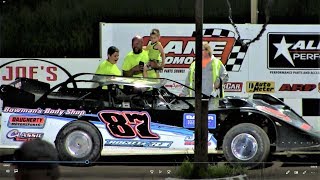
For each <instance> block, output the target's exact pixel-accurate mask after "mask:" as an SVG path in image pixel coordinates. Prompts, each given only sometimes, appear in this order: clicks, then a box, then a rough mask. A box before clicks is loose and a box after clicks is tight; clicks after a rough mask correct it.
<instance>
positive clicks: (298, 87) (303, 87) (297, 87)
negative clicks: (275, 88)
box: [279, 84, 317, 91]
mask: <svg viewBox="0 0 320 180" xmlns="http://www.w3.org/2000/svg"><path fill="white" fill-rule="evenodd" d="M316 88H317V85H316V84H292V85H291V84H282V86H281V87H280V89H279V91H313V90H314V89H316Z"/></svg>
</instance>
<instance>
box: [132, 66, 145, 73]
mask: <svg viewBox="0 0 320 180" xmlns="http://www.w3.org/2000/svg"><path fill="white" fill-rule="evenodd" d="M132 71H134V72H139V71H143V66H141V65H136V66H134V67H133V68H132Z"/></svg>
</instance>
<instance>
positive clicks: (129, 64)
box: [122, 36, 157, 78]
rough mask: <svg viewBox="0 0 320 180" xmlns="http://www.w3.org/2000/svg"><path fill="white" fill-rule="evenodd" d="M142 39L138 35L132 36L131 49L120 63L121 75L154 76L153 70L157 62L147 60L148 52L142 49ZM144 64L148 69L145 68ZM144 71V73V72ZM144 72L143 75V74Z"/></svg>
mask: <svg viewBox="0 0 320 180" xmlns="http://www.w3.org/2000/svg"><path fill="white" fill-rule="evenodd" d="M142 44H143V40H142V37H140V36H135V37H133V38H132V51H130V52H129V53H128V54H127V55H126V57H125V58H124V62H123V65H122V71H123V76H125V77H145V76H147V77H149V78H156V77H157V74H156V71H155V70H154V69H155V68H157V64H156V63H154V62H151V61H150V62H149V57H148V52H147V51H146V50H143V48H142V47H143V46H142ZM146 65H148V66H149V69H146ZM144 71H145V73H144ZM144 74H145V75H144Z"/></svg>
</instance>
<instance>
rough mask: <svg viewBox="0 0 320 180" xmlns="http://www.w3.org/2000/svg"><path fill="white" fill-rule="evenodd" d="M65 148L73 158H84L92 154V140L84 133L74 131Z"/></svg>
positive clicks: (68, 137) (68, 136)
mask: <svg viewBox="0 0 320 180" xmlns="http://www.w3.org/2000/svg"><path fill="white" fill-rule="evenodd" d="M65 147H66V149H67V151H68V153H69V154H70V155H71V156H73V157H76V158H83V157H85V156H87V155H88V154H89V153H90V152H91V149H92V140H91V138H90V136H89V135H88V134H87V133H85V132H83V131H73V132H71V133H70V134H68V135H67V138H66V141H65Z"/></svg>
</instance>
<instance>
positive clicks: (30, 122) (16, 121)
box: [8, 115, 46, 129]
mask: <svg viewBox="0 0 320 180" xmlns="http://www.w3.org/2000/svg"><path fill="white" fill-rule="evenodd" d="M45 123H46V118H45V117H42V116H17V115H12V116H10V117H9V121H8V127H10V128H30V129H41V128H44V125H45Z"/></svg>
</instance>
